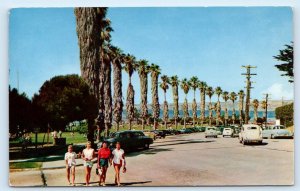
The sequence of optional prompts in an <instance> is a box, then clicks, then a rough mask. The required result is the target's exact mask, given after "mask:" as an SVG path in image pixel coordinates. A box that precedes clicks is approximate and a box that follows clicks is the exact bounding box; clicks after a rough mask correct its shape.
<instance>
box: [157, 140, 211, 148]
mask: <svg viewBox="0 0 300 191" xmlns="http://www.w3.org/2000/svg"><path fill="white" fill-rule="evenodd" d="M174 142H175V143H170V144H159V145H154V146H152V148H153V147H154V148H155V147H163V146H171V145H184V144H195V143H211V142H215V141H213V140H185V141H180V142H178V143H177V142H176V141H174ZM162 143H163V142H162Z"/></svg>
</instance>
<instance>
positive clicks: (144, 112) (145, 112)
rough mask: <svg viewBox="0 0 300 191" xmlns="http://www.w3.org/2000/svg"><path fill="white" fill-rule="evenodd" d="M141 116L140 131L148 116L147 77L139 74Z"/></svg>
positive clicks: (144, 74)
mask: <svg viewBox="0 0 300 191" xmlns="http://www.w3.org/2000/svg"><path fill="white" fill-rule="evenodd" d="M140 79H141V116H142V129H143V130H144V128H145V121H146V118H147V116H148V108H147V94H148V91H147V90H148V75H147V74H146V73H143V74H141V76H140Z"/></svg>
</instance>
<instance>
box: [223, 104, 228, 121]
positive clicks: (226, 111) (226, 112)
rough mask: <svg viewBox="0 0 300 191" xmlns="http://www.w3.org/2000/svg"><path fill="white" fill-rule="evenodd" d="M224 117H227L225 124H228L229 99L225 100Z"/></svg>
mask: <svg viewBox="0 0 300 191" xmlns="http://www.w3.org/2000/svg"><path fill="white" fill-rule="evenodd" d="M224 119H225V126H227V125H228V109H227V101H225V116H224Z"/></svg>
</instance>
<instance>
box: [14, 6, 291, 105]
mask: <svg viewBox="0 0 300 191" xmlns="http://www.w3.org/2000/svg"><path fill="white" fill-rule="evenodd" d="M10 14H11V15H10V41H9V59H10V85H11V86H12V87H17V71H18V72H19V88H20V91H21V92H25V93H26V94H27V95H28V96H29V97H31V96H33V94H34V93H36V92H38V90H39V88H40V87H41V85H42V84H43V83H44V81H45V80H48V79H50V78H51V77H53V76H55V75H63V74H72V73H77V74H80V66H79V48H78V45H77V36H76V22H75V16H74V13H73V9H71V8H56V9H55V8H52V9H49V8H47V9H42V8H41V9H13V10H12V11H11V13H10ZM107 16H108V18H110V19H111V21H112V27H113V29H114V30H115V31H114V32H113V33H112V43H113V44H114V45H116V46H118V47H120V48H121V49H122V50H123V51H124V52H125V53H130V54H133V55H135V56H136V57H137V58H138V59H147V60H148V61H149V62H150V63H155V64H158V65H160V67H161V69H162V74H166V75H168V76H171V75H178V76H179V77H180V78H181V79H182V78H190V77H191V76H194V75H195V76H198V78H199V79H200V80H202V81H206V82H207V83H208V84H209V85H210V86H212V87H216V86H221V87H222V89H223V90H226V91H229V92H230V91H236V92H237V91H239V90H240V89H243V87H244V84H245V83H244V77H243V76H241V73H243V72H244V69H242V68H241V65H248V64H251V65H256V66H257V67H258V68H257V69H254V70H253V72H255V73H257V76H254V77H253V81H255V82H256V83H255V84H254V87H255V88H254V89H253V90H252V96H251V97H252V98H253V99H254V98H257V99H261V98H262V97H263V95H262V94H263V93H271V94H272V96H271V98H273V99H281V96H283V97H284V98H285V99H292V98H293V85H292V84H290V83H288V79H287V78H286V77H281V76H280V74H281V72H279V71H278V70H277V69H276V68H275V67H274V65H275V64H278V62H277V61H276V60H274V59H273V56H274V55H277V54H278V52H279V49H282V48H284V44H287V43H289V42H290V41H292V40H293V28H292V27H293V22H292V11H291V9H290V8H287V7H281V8H280V7H252V8H241V7H236V8H220V7H219V8H217V7H214V8H109V11H108V15H107ZM123 80H124V81H123V84H124V86H123V90H124V91H123V92H124V95H125V92H126V91H125V90H126V87H127V82H128V77H127V75H126V73H123ZM149 82H150V81H149ZM133 83H134V87H135V91H136V98H135V101H136V103H139V102H140V94H139V91H140V88H139V86H140V84H139V78H138V74H137V73H135V74H134V75H133ZM159 94H160V101H162V100H161V99H162V97H163V96H162V91H161V90H160V91H159ZM197 95H199V91H197ZM179 96H180V102H182V100H183V97H184V96H183V92H182V91H180V94H179ZM188 98H189V99H191V98H192V92H190V93H189V95H188ZM148 99H149V100H148V101H150V99H151V97H150V84H149V98H148ZM167 99H168V101H169V102H172V94H171V91H169V92H168V96H167ZM197 99H198V100H197V101H199V97H197ZM213 100H215V98H214V99H213Z"/></svg>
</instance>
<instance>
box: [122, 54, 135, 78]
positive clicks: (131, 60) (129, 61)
mask: <svg viewBox="0 0 300 191" xmlns="http://www.w3.org/2000/svg"><path fill="white" fill-rule="evenodd" d="M124 63H125V66H124V69H125V71H126V72H127V73H128V74H129V76H132V74H133V72H134V71H135V70H136V60H135V57H134V56H133V55H130V54H127V55H126V56H125V58H124Z"/></svg>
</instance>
